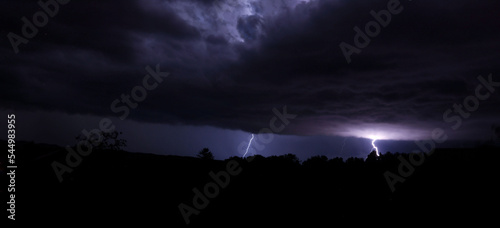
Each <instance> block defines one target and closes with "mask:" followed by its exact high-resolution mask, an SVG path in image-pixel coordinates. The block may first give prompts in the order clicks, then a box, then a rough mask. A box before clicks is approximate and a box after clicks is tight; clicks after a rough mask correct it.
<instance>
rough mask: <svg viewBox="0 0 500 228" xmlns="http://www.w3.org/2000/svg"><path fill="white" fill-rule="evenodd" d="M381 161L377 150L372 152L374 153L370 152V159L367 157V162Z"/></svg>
mask: <svg viewBox="0 0 500 228" xmlns="http://www.w3.org/2000/svg"><path fill="white" fill-rule="evenodd" d="M379 159H380V158H379V156H377V151H375V150H372V152H370V154H368V157H366V161H367V162H372V161H377V160H379Z"/></svg>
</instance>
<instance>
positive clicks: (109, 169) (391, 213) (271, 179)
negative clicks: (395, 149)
mask: <svg viewBox="0 0 500 228" xmlns="http://www.w3.org/2000/svg"><path fill="white" fill-rule="evenodd" d="M0 144H2V145H4V147H5V144H6V142H5V141H2V142H1V143H0ZM16 147H17V148H16V151H17V153H16V155H17V156H18V160H19V168H18V169H17V172H18V176H17V179H16V181H17V183H18V187H17V191H18V193H17V196H16V197H17V198H18V201H17V204H16V207H17V213H16V214H17V215H16V216H17V219H18V220H20V221H37V223H38V224H52V225H55V226H58V225H65V224H86V223H89V224H97V223H105V224H134V223H141V224H160V225H163V226H172V227H184V226H186V223H185V220H184V218H183V216H182V214H181V212H180V211H179V207H178V206H179V205H180V204H182V203H184V204H185V205H189V206H191V207H193V202H192V199H193V195H194V193H193V188H197V189H200V191H203V189H204V186H205V185H207V183H210V182H214V178H213V177H211V176H210V172H213V173H214V174H217V173H220V172H221V171H223V170H228V166H229V165H228V163H230V162H232V163H234V164H236V163H237V164H238V167H237V168H241V170H240V171H241V172H239V173H238V174H237V175H234V176H233V175H228V176H230V178H229V180H227V181H228V184H227V186H226V187H224V188H222V187H219V192H218V195H217V196H216V197H214V198H212V199H210V200H209V203H208V205H207V206H206V207H205V208H203V209H202V210H198V214H192V215H191V216H190V217H189V220H190V224H189V226H194V227H196V226H207V225H216V226H224V227H225V226H240V225H245V226H246V225H279V226H284V225H308V226H316V225H320V224H329V225H332V226H335V225H339V226H340V225H362V224H371V225H376V224H377V225H386V224H415V223H427V224H430V223H434V222H435V221H442V222H448V223H453V222H461V221H464V220H469V221H475V222H478V221H488V220H492V219H493V218H495V217H494V211H493V210H492V209H491V207H492V206H493V208H494V206H495V205H490V204H489V203H488V202H492V201H493V200H494V199H496V198H497V197H496V196H497V194H498V187H497V184H496V183H497V182H498V181H497V180H498V179H497V176H496V173H497V171H496V167H497V163H498V157H499V156H498V153H499V149H498V148H487V147H483V148H472V149H437V150H436V151H435V152H434V153H433V154H432V155H430V156H428V157H426V158H425V159H426V160H425V162H423V163H422V164H421V165H420V166H418V167H414V168H415V170H414V172H413V173H412V175H411V176H409V177H406V178H405V181H404V182H403V183H397V184H396V185H395V186H396V190H395V191H394V192H392V191H391V189H390V188H389V186H388V184H387V180H386V179H385V178H384V173H385V172H387V171H389V172H393V173H395V174H398V166H399V165H400V163H401V162H400V159H399V157H400V156H401V157H402V158H404V159H406V160H410V154H399V153H385V154H382V155H381V156H380V157H373V156H369V157H368V158H367V159H365V158H349V159H347V160H346V161H344V160H343V159H342V158H332V159H328V158H327V157H325V156H316V157H311V158H310V159H308V160H306V161H303V162H302V163H300V162H299V161H298V159H297V157H296V156H294V155H293V154H286V155H282V156H271V157H263V156H260V155H256V156H253V157H250V158H246V159H244V158H240V157H232V158H228V159H226V160H212V159H200V158H195V157H182V156H162V155H154V154H145V153H131V152H125V151H115V150H97V151H94V152H93V153H92V154H91V155H89V156H87V157H85V158H84V160H83V161H82V163H81V164H80V166H78V167H77V168H75V170H74V171H73V172H72V173H71V174H70V175H67V176H65V179H64V181H63V182H62V183H59V181H58V179H57V178H56V175H55V174H54V171H53V169H52V167H51V163H52V162H53V161H56V160H64V157H65V155H66V151H65V150H64V148H61V147H58V146H53V145H46V144H34V143H29V142H19V143H18V144H17V145H16ZM5 157H6V156H5ZM0 162H2V164H6V158H4V157H2V158H1V159H0ZM232 168H235V167H232ZM234 170H236V168H235V169H234ZM2 172H3V173H4V167H2ZM2 177H3V178H6V177H5V175H2ZM220 180H223V178H221V179H220ZM6 181H7V180H6V179H5V180H4V183H6ZM4 192H5V189H2V193H4ZM200 202H201V201H200ZM4 211H5V210H4ZM3 213H5V212H3Z"/></svg>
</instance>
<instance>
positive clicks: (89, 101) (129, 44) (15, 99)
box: [0, 0, 500, 139]
mask: <svg viewBox="0 0 500 228" xmlns="http://www.w3.org/2000/svg"><path fill="white" fill-rule="evenodd" d="M387 2H388V1H341V0H339V1H333V0H332V1H327V0H324V1H293V0H289V1H274V0H269V1H229V0H228V1H218V0H212V1H201V0H198V1H195V0H186V1H180V0H179V1H172V0H169V1H160V0H158V1H153V0H149V1H120V3H119V4H118V3H116V2H114V1H76V0H75V1H71V2H70V3H68V4H67V5H64V6H60V9H59V13H58V14H57V15H56V16H55V17H53V18H50V21H49V23H48V24H47V26H45V27H43V28H40V31H39V33H38V34H37V36H35V37H34V38H32V39H30V41H29V43H28V44H26V45H24V44H22V45H20V47H19V49H20V52H19V54H14V52H13V51H12V47H11V46H10V44H9V41H8V39H6V36H7V33H8V32H15V33H17V34H20V29H21V26H22V22H21V20H20V18H21V17H23V16H26V17H28V18H30V17H31V15H33V13H35V12H36V11H37V10H40V8H38V7H37V4H36V2H34V1H15V2H11V3H9V4H8V6H7V7H2V10H1V11H2V14H1V15H2V22H1V23H2V24H1V25H2V28H3V29H2V34H1V35H2V37H4V39H2V44H3V45H2V47H1V48H2V49H1V50H2V52H1V60H2V61H1V63H0V64H1V69H0V73H1V74H2V77H1V78H0V80H1V81H0V82H1V90H0V91H1V92H0V93H2V94H1V96H2V103H1V105H2V107H3V108H14V109H27V110H55V111H59V112H66V113H84V114H93V115H98V116H110V115H111V116H118V114H116V113H113V112H112V111H111V110H110V108H109V107H110V104H111V102H112V101H113V100H114V99H117V98H119V97H120V94H122V93H130V89H131V88H132V87H133V86H136V85H140V83H141V79H142V77H143V76H144V75H145V74H146V71H145V70H144V68H145V66H146V65H151V66H154V65H156V64H160V66H161V69H162V70H163V71H169V72H171V73H172V75H171V77H169V78H168V79H167V80H166V81H165V82H164V83H163V84H161V85H160V86H159V88H158V89H156V90H154V91H152V92H150V93H149V94H148V97H147V99H146V100H145V101H144V102H142V103H140V104H139V108H138V109H137V111H134V112H132V113H131V115H130V117H129V118H132V119H134V120H138V121H145V122H157V123H170V124H178V123H181V124H190V125H211V126H215V127H222V128H230V129H242V130H245V131H253V132H256V131H258V130H259V129H261V128H262V127H267V126H268V125H269V120H270V118H271V117H272V112H271V110H272V108H274V107H276V108H281V107H282V106H283V105H287V107H288V112H289V113H293V114H297V115H298V116H299V117H298V118H297V119H295V120H294V121H293V123H292V124H291V125H290V126H289V127H287V129H286V132H285V133H289V134H332V135H340V136H356V137H369V136H372V135H376V134H377V132H379V134H380V135H379V136H380V137H385V136H386V135H390V138H392V139H413V138H425V137H429V134H430V131H431V130H432V129H433V128H435V127H446V126H448V125H446V124H445V123H444V122H443V120H442V115H443V112H444V111H445V110H446V109H448V108H451V107H452V105H453V103H455V102H457V103H459V102H462V101H463V99H464V98H465V97H466V96H469V95H474V89H475V88H476V86H477V85H478V84H479V81H478V80H477V79H476V78H477V76H478V75H483V76H484V77H486V76H487V75H489V74H490V73H493V78H494V80H495V81H500V76H498V75H497V74H498V72H499V71H498V64H497V62H498V59H499V58H498V57H499V54H498V53H500V44H499V43H498V42H497V41H498V40H499V38H500V36H499V35H500V33H499V29H498V28H500V20H499V19H500V18H499V17H498V13H497V12H498V10H499V9H500V7H499V4H498V3H497V2H496V1H464V0H462V1H439V2H435V1H424V0H419V1H411V2H409V1H401V5H402V7H404V9H403V11H402V12H401V13H400V14H397V15H393V16H392V18H391V22H390V23H389V25H388V26H387V27H385V28H382V29H381V32H380V34H379V35H378V36H376V37H374V38H372V39H371V42H370V44H369V45H368V46H367V47H366V48H363V49H362V52H361V53H359V54H353V55H352V62H351V63H350V64H347V62H346V59H345V57H344V56H343V54H342V51H341V50H340V48H339V44H340V43H341V42H347V43H349V44H351V45H353V38H354V36H355V31H354V30H353V28H354V26H358V27H360V28H362V29H363V28H364V26H365V24H366V23H367V22H369V21H372V20H373V17H372V16H371V15H370V10H374V11H376V12H378V11H379V10H383V9H387ZM496 93H498V91H497V92H496ZM498 102H499V96H498V94H493V95H492V96H491V97H490V98H489V99H488V100H487V101H484V102H482V103H481V105H480V107H479V109H478V111H477V113H474V115H473V117H471V118H475V119H474V121H475V123H476V122H478V124H479V125H480V126H483V125H484V126H485V127H486V128H490V125H491V124H493V123H495V121H498V118H497V117H498V113H499V110H498ZM464 126H465V125H464ZM457 135H458V134H457ZM469 136H470V135H467V134H465V135H461V137H469ZM474 136H477V135H474ZM387 137H389V136H387Z"/></svg>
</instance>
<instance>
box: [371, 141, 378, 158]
mask: <svg viewBox="0 0 500 228" xmlns="http://www.w3.org/2000/svg"><path fill="white" fill-rule="evenodd" d="M375 141H377V139H373V140H372V146H373V149H375V153H377V157H378V156H380V154H379V153H378V148H377V147H376V146H375Z"/></svg>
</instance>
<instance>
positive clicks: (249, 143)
mask: <svg viewBox="0 0 500 228" xmlns="http://www.w3.org/2000/svg"><path fill="white" fill-rule="evenodd" d="M253 137H254V135H253V134H252V138H251V139H250V142H248V146H247V149H246V151H245V154H243V157H245V155H247V153H248V149H249V148H250V145H251V144H252V140H253Z"/></svg>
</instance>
